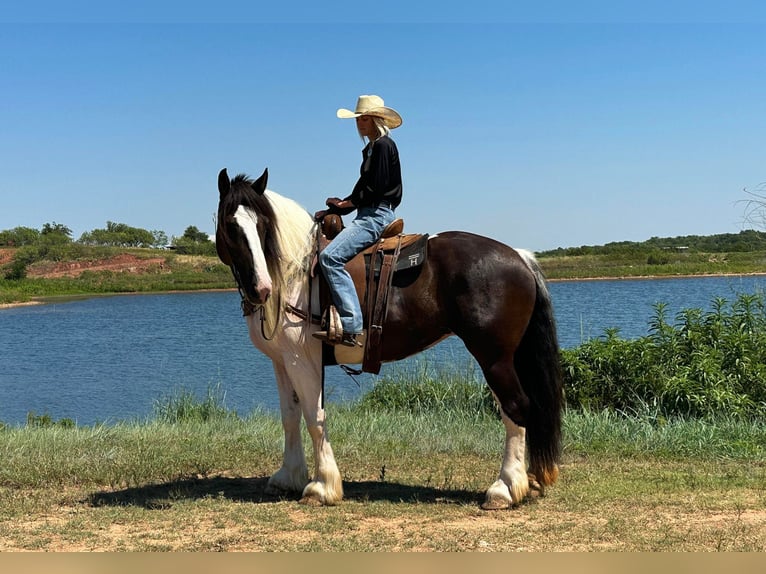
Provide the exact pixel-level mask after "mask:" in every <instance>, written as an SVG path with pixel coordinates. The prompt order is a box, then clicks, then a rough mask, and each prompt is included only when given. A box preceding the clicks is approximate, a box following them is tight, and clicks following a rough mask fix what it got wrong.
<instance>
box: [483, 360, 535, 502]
mask: <svg viewBox="0 0 766 574" xmlns="http://www.w3.org/2000/svg"><path fill="white" fill-rule="evenodd" d="M477 358H478V360H479V363H480V364H481V363H482V362H484V361H483V359H484V358H483V357H477ZM484 360H485V359H484ZM483 372H484V377H485V378H486V379H487V384H488V385H489V388H490V389H491V390H492V393H493V394H494V396H495V400H496V401H497V403H498V405H499V406H500V411H501V415H502V419H503V425H505V451H504V452H503V462H502V464H501V466H500V475H499V476H498V478H497V480H496V481H495V482H494V483H493V484H492V485H491V486H490V487H489V489H488V490H487V494H486V498H485V501H484V504H482V508H484V509H487V510H489V509H500V508H509V507H511V506H513V505H515V504H519V503H520V502H521V501H522V500H523V499H524V497H525V496H526V495H527V493H528V492H529V480H528V477H527V468H526V431H525V429H524V428H523V426H522V425H523V424H525V422H526V420H527V417H528V412H529V398H528V397H527V395H526V394H525V393H524V390H523V389H522V387H521V382H520V381H519V377H518V375H517V374H516V369H515V367H514V364H513V358H512V357H511V358H502V359H500V360H495V361H494V362H493V363H492V365H491V366H489V367H484V368H483Z"/></svg>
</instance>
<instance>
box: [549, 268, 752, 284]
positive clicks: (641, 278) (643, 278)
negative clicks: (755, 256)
mask: <svg viewBox="0 0 766 574" xmlns="http://www.w3.org/2000/svg"><path fill="white" fill-rule="evenodd" d="M761 276H766V271H751V272H749V273H694V274H690V275H616V276H604V277H559V278H556V279H546V281H547V282H548V283H565V282H571V281H632V280H635V281H655V280H659V279H696V278H698V277H699V278H705V277H761Z"/></svg>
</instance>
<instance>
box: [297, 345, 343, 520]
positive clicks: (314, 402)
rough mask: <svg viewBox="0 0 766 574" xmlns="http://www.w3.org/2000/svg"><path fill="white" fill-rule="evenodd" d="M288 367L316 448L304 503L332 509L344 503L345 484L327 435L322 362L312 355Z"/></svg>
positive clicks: (307, 427)
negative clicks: (312, 358)
mask: <svg viewBox="0 0 766 574" xmlns="http://www.w3.org/2000/svg"><path fill="white" fill-rule="evenodd" d="M317 345H319V343H318V342H317ZM292 359H293V361H292V362H291V363H289V366H288V367H287V369H288V372H289V373H290V378H291V380H292V381H293V384H294V385H295V390H296V393H297V395H298V398H299V400H300V405H301V409H302V411H303V418H304V419H305V421H306V429H307V430H308V433H309V436H310V437H311V442H312V444H313V447H314V477H313V478H312V479H311V482H309V483H308V485H307V486H306V488H305V489H304V490H303V497H302V498H301V502H303V503H306V504H326V505H328V506H332V505H334V504H338V503H339V502H340V501H341V500H343V481H342V480H341V477H340V471H339V470H338V465H337V464H336V462H335V455H334V454H333V451H332V446H330V439H329V438H328V436H327V423H326V418H325V410H324V409H323V408H322V370H321V369H322V368H321V366H320V360H319V358H318V357H317V358H316V360H311V359H310V356H306V357H303V360H301V359H299V358H298V357H292Z"/></svg>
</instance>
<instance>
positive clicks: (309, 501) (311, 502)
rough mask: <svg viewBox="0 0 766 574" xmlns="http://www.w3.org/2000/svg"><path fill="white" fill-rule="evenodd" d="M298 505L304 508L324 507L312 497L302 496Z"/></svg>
mask: <svg viewBox="0 0 766 574" xmlns="http://www.w3.org/2000/svg"><path fill="white" fill-rule="evenodd" d="M298 504H303V505H305V506H324V504H323V503H322V501H321V500H319V499H318V498H316V497H314V496H304V497H303V498H301V499H300V500H299V501H298Z"/></svg>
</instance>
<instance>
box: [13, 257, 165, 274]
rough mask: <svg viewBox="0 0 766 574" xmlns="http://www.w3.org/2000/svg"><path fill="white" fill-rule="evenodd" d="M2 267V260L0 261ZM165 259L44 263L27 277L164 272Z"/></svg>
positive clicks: (109, 259)
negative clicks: (100, 272)
mask: <svg viewBox="0 0 766 574" xmlns="http://www.w3.org/2000/svg"><path fill="white" fill-rule="evenodd" d="M0 265H2V259H0ZM164 265H165V258H164V257H152V258H148V259H145V258H141V257H137V256H135V255H132V254H130V253H121V254H120V255H115V256H114V257H110V258H108V259H98V260H94V261H66V262H61V263H54V262H42V263H35V264H33V265H31V266H30V267H29V270H28V272H27V276H28V277H31V278H41V279H54V278H57V277H77V276H78V275H80V274H82V273H84V272H85V271H112V272H115V273H144V272H146V271H148V270H149V269H152V268H157V267H159V268H160V270H162V268H163V266H164Z"/></svg>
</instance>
